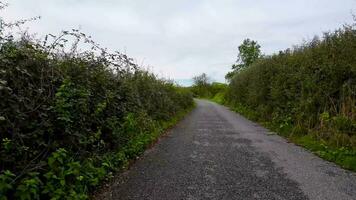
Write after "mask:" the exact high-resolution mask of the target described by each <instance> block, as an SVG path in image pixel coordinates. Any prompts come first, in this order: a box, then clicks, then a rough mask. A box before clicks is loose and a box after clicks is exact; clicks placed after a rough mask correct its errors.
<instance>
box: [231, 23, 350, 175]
mask: <svg viewBox="0 0 356 200" xmlns="http://www.w3.org/2000/svg"><path fill="white" fill-rule="evenodd" d="M355 55H356V29H355V27H354V26H344V27H343V28H341V29H339V30H336V31H334V32H330V33H325V34H324V35H323V37H322V38H321V39H319V38H317V37H315V38H314V39H313V40H312V41H310V42H307V43H305V44H302V45H300V46H296V47H294V48H293V49H287V50H285V51H281V52H280V53H278V54H275V55H272V56H262V57H261V58H259V59H258V60H257V61H256V62H254V63H253V64H251V65H250V66H248V67H247V68H245V69H242V70H240V71H238V72H237V73H235V75H234V76H233V77H232V79H231V81H230V84H229V87H228V90H227V92H226V95H225V103H227V104H228V105H230V106H231V107H233V108H234V109H235V110H237V111H238V112H242V113H244V114H245V115H246V116H248V117H249V118H250V119H253V120H257V121H260V122H266V123H268V125H269V126H270V127H272V128H273V129H274V130H277V131H278V132H280V133H281V134H284V135H287V136H288V137H291V138H297V139H296V140H297V143H301V144H302V145H304V146H307V147H309V149H312V150H314V151H316V153H317V154H319V155H320V156H321V157H324V158H326V159H328V160H332V161H336V162H338V163H339V164H341V165H343V166H344V167H346V168H349V169H354V170H356V56H355ZM304 136H305V137H304ZM312 140H313V141H319V142H318V143H317V144H316V143H313V144H312V142H311V141H312ZM328 148H332V149H335V150H333V151H331V150H329V149H328Z"/></svg>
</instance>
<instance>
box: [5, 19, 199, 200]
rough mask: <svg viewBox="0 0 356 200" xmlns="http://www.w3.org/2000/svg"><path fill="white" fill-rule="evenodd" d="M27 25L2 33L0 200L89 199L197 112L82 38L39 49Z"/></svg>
mask: <svg viewBox="0 0 356 200" xmlns="http://www.w3.org/2000/svg"><path fill="white" fill-rule="evenodd" d="M22 23H23V21H19V22H15V23H14V24H6V23H3V25H5V26H3V27H2V29H1V30H0V36H1V37H0V144H1V145H0V200H4V199H87V198H88V194H89V192H90V191H91V190H92V189H93V187H94V186H98V185H99V183H100V182H102V181H103V180H106V179H107V178H109V177H110V176H111V174H112V173H113V172H115V171H117V170H119V169H121V168H122V167H124V166H125V165H127V163H128V161H129V160H130V159H134V158H136V157H137V156H138V155H139V154H140V153H141V152H142V151H143V150H144V149H145V148H146V147H148V146H149V145H150V143H152V142H153V141H154V140H155V139H156V138H157V137H158V136H159V134H161V133H162V132H163V131H164V129H166V128H168V127H169V126H171V125H173V124H174V122H176V121H177V119H178V118H179V117H181V116H182V113H184V112H185V111H187V110H189V109H190V108H191V107H192V106H193V99H192V95H191V93H190V92H189V91H187V90H185V89H183V88H180V87H178V86H176V85H175V84H174V83H172V82H171V81H167V80H163V79H160V78H158V77H156V76H155V75H154V74H152V73H150V72H148V71H145V70H143V69H140V68H139V67H138V66H137V65H136V64H135V63H134V62H133V61H132V59H131V58H129V57H127V55H125V54H122V53H119V52H115V53H108V51H107V50H106V49H103V48H101V47H100V46H99V45H97V44H96V43H94V42H93V41H92V40H91V38H90V37H89V36H86V35H85V34H83V33H81V32H80V31H78V30H71V31H63V32H62V34H61V35H59V36H54V35H47V36H46V38H45V39H44V41H38V40H37V39H34V38H32V37H31V36H30V35H29V34H27V33H24V34H21V35H20V36H18V35H13V34H12V33H11V27H13V26H18V25H20V24H22ZM5 28H9V29H10V30H5ZM83 47H85V49H89V50H86V51H80V50H79V49H81V48H83Z"/></svg>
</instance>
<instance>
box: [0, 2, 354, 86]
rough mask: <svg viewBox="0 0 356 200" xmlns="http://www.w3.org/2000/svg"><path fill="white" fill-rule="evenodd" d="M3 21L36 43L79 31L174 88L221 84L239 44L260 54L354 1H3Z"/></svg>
mask: <svg viewBox="0 0 356 200" xmlns="http://www.w3.org/2000/svg"><path fill="white" fill-rule="evenodd" d="M8 3H9V4H10V7H8V8H7V9H6V10H4V11H1V12H2V13H1V16H3V17H4V18H5V19H8V20H13V19H21V18H28V17H33V16H41V17H42V18H41V20H39V21H36V22H31V23H28V24H27V25H26V26H28V27H29V30H30V32H38V33H39V36H41V35H45V34H47V33H54V34H55V33H59V32H60V31H61V30H64V29H71V28H81V30H82V31H83V32H85V33H87V34H89V35H91V36H92V37H93V38H94V40H95V41H97V42H98V43H100V44H101V45H102V46H104V47H108V48H109V49H111V50H119V51H121V52H126V53H127V54H128V55H129V56H130V57H133V58H134V59H135V60H136V62H138V63H139V64H142V63H143V65H145V66H151V67H152V68H151V70H153V71H154V72H155V73H157V74H158V75H160V76H161V77H166V78H171V79H174V80H176V81H177V82H179V83H181V84H189V80H190V79H191V78H192V77H193V76H194V75H198V74H200V73H202V72H206V73H207V74H208V75H209V76H210V77H211V78H212V79H213V80H215V81H220V82H224V76H225V74H226V73H227V71H229V70H230V67H231V64H232V63H233V62H234V61H235V60H236V55H237V46H238V45H239V44H240V43H241V42H242V40H243V39H244V38H251V39H254V40H257V41H258V42H259V43H260V44H261V46H262V52H263V53H264V54H272V53H274V52H278V51H279V50H283V49H286V48H288V47H291V46H292V45H295V44H300V43H301V42H303V40H309V39H311V38H312V37H313V36H314V35H321V33H322V32H324V31H329V30H334V29H336V28H339V27H341V26H342V25H343V24H345V23H351V22H352V13H356V12H355V10H356V0H294V1H292V0H254V1H248V0H244V1H242V0H174V1H173V0H100V1H99V0H8Z"/></svg>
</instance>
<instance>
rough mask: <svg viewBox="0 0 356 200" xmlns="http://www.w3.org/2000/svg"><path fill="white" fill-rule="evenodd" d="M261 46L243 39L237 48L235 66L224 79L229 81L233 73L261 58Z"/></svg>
mask: <svg viewBox="0 0 356 200" xmlns="http://www.w3.org/2000/svg"><path fill="white" fill-rule="evenodd" d="M260 48H261V46H260V45H259V44H258V43H257V41H254V40H250V39H248V38H247V39H245V40H244V41H243V42H242V44H241V45H240V46H239V47H238V49H239V53H238V55H237V60H236V64H233V65H232V71H231V72H228V73H227V74H226V76H225V78H226V79H227V80H228V81H230V80H231V78H232V77H233V76H234V74H235V73H237V72H239V71H240V70H243V69H245V68H247V67H248V66H250V65H251V64H253V63H254V62H255V61H256V60H257V59H258V58H259V57H260V56H261V50H260Z"/></svg>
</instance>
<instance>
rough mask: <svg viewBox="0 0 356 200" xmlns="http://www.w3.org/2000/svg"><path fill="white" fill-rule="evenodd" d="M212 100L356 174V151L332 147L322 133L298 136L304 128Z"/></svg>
mask: <svg viewBox="0 0 356 200" xmlns="http://www.w3.org/2000/svg"><path fill="white" fill-rule="evenodd" d="M210 100H211V101H213V102H216V103H218V104H222V105H225V106H227V107H229V108H230V109H231V110H233V111H235V112H237V113H239V114H241V115H243V116H244V117H246V118H248V119H250V120H252V121H255V122H258V123H259V124H261V125H262V126H264V127H266V128H268V129H270V130H272V131H274V132H276V133H277V134H278V135H281V136H283V137H285V138H286V139H288V140H289V141H291V142H293V143H295V144H297V145H300V146H302V147H304V148H306V149H308V150H309V151H311V152H313V153H314V154H316V155H318V156H319V157H321V158H323V159H325V160H328V161H331V162H334V163H336V164H338V165H339V166H341V167H343V168H345V169H349V170H352V171H355V172H356V150H354V149H352V148H349V147H336V146H334V145H331V144H330V143H328V142H327V141H325V140H322V139H320V138H318V137H317V136H318V135H320V134H321V132H317V131H316V130H309V131H314V132H313V133H309V134H304V133H305V131H308V130H303V131H304V132H300V133H299V134H298V133H296V130H298V129H302V127H297V126H293V125H290V124H288V123H286V122H284V123H283V122H282V123H281V122H280V121H264V120H259V117H258V115H259V113H257V112H255V111H253V110H252V109H249V108H247V107H245V106H242V105H235V106H232V105H229V104H227V103H224V102H223V101H222V99H221V98H213V99H210ZM300 131H302V130H300Z"/></svg>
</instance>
